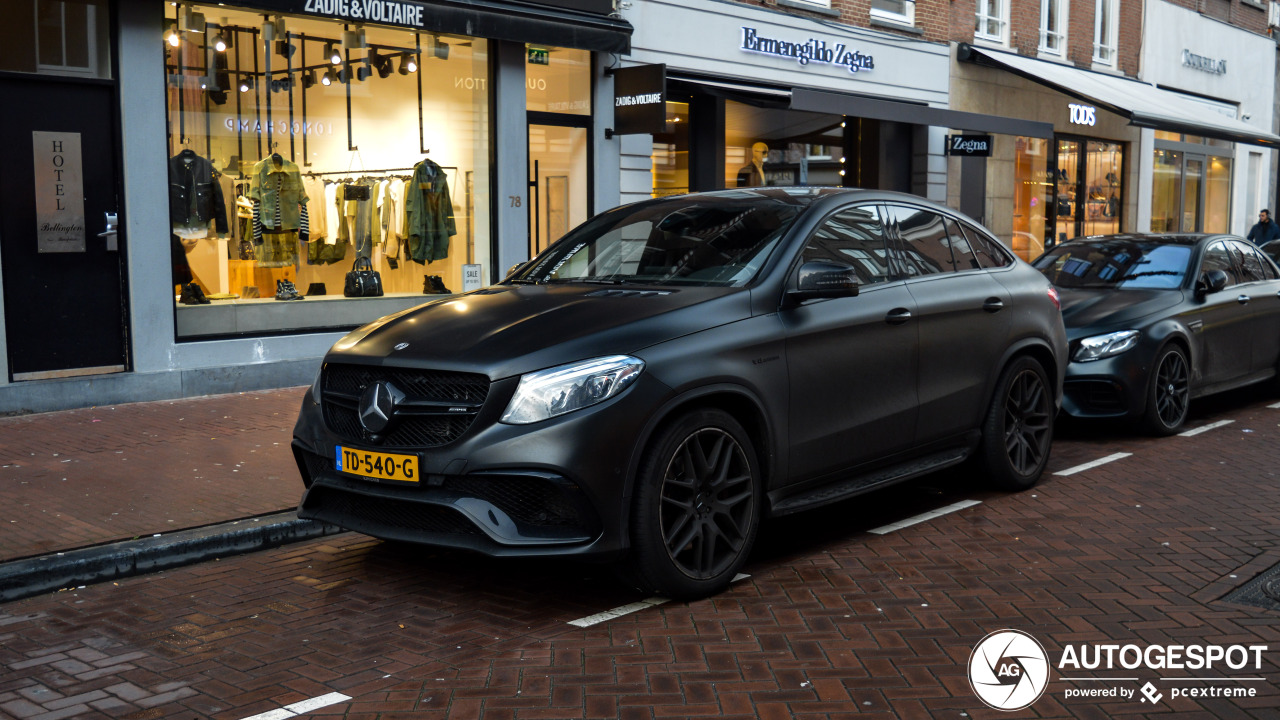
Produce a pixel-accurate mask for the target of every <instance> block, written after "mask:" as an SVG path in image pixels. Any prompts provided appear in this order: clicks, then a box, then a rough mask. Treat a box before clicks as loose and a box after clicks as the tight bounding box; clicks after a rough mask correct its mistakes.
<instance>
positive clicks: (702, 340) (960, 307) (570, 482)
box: [293, 188, 1066, 598]
mask: <svg viewBox="0 0 1280 720" xmlns="http://www.w3.org/2000/svg"><path fill="white" fill-rule="evenodd" d="M1065 367H1066V335H1065V332H1064V330H1063V324H1062V317H1061V314H1060V312H1059V309H1058V307H1057V295H1056V292H1055V291H1054V289H1053V288H1052V286H1051V285H1050V284H1049V282H1048V280H1046V279H1045V278H1044V277H1043V276H1042V275H1041V274H1040V273H1038V272H1036V271H1035V270H1034V269H1032V268H1031V267H1030V266H1028V265H1027V264H1026V263H1023V262H1022V261H1020V260H1018V259H1016V258H1015V257H1014V256H1013V255H1011V254H1010V253H1009V252H1008V251H1007V250H1006V249H1004V248H1003V247H1002V246H1001V245H1000V243H999V242H997V241H996V240H995V239H994V238H993V237H992V236H991V235H990V234H988V233H987V232H986V231H985V230H983V229H981V228H979V227H978V226H977V225H975V224H974V223H973V222H972V221H970V220H968V219H967V218H965V217H963V216H961V215H958V214H956V213H955V212H953V211H951V210H948V209H947V208H945V207H942V206H940V205H935V204H933V203H930V202H927V201H924V200H921V199H919V198H916V197H913V196H909V195H902V194H897V193H889V192H872V191H858V190H842V189H810V188H769V189H750V190H747V189H740V190H729V191H723V192H715V193H706V194H695V195H686V196H681V197H675V198H666V199H659V200H651V201H647V202H641V203H637V204H634V205H628V206H624V207H620V208H617V209H614V210H610V211H608V212H605V213H603V214H601V215H599V216H597V217H595V218H593V219H591V220H589V221H588V222H586V223H584V224H583V225H582V226H580V227H578V228H576V229H574V230H573V231H571V232H570V233H568V234H567V235H566V236H565V237H564V238H562V239H561V240H559V241H558V242H556V243H555V244H554V245H553V246H552V247H551V248H549V249H548V250H547V251H546V252H544V253H542V254H541V255H539V256H538V257H536V258H534V259H533V260H531V261H529V262H527V263H525V264H524V265H523V266H521V267H520V268H519V269H517V270H516V271H515V272H514V273H513V274H512V275H511V276H510V277H508V278H507V279H506V280H505V281H503V282H501V283H499V284H498V285H495V286H492V287H488V288H484V289H482V290H476V291H474V292H470V293H466V294H462V295H456V296H450V297H443V298H440V299H438V300H434V301H432V302H429V303H427V304H426V305H423V306H420V307H417V308H414V309H412V310H408V311H405V312H402V313H399V314H397V315H393V316H389V317H385V318H382V319H380V320H378V321H376V322H374V323H371V324H369V325H366V326H365V327H362V328H360V329H358V330H356V331H354V332H352V333H351V334H350V335H348V336H346V337H345V338H343V339H342V340H341V341H339V342H338V343H337V344H336V345H334V347H333V349H332V350H331V351H330V352H329V353H328V355H327V356H326V357H325V359H324V364H323V367H322V369H321V371H320V374H319V377H317V379H316V382H315V384H314V386H313V387H312V388H311V391H310V392H309V393H308V395H307V397H306V399H305V400H304V402H303V407H302V412H301V415H300V417H299V418H298V423H297V427H296V428H295V430H294V441H293V449H294V453H295V455H296V457H297V460H298V467H299V469H300V470H301V472H302V478H303V482H304V484H305V485H306V492H305V494H304V495H303V498H302V502H301V504H300V505H299V508H298V514H299V515H300V516H302V517H306V518H316V519H319V520H324V521H327V522H331V523H335V524H337V525H340V526H342V527H345V528H348V529H351V530H356V531H359V532H363V533H367V534H370V535H374V536H377V537H381V538H387V539H392V540H401V541H411V542H420V543H428V544H435V545H445V546H451V547H457V548H469V549H473V550H477V551H480V552H482V553H487V554H490V555H508V556H510V555H576V556H592V557H600V558H607V559H625V563H626V564H625V566H624V567H627V568H629V569H630V576H631V577H632V579H633V581H634V582H635V583H636V584H637V586H639V587H641V588H642V589H645V590H648V591H653V592H657V593H661V594H665V595H666V596H668V597H677V598H688V597H696V596H701V595H706V594H709V593H714V592H717V591H719V590H720V589H722V588H724V587H725V586H726V585H727V584H728V583H729V581H730V580H731V579H732V578H733V576H734V574H735V573H736V572H737V571H738V569H739V568H740V567H741V566H742V564H743V563H744V561H745V560H746V557H747V555H748V553H749V551H750V549H751V546H752V543H753V541H754V539H755V537H756V531H757V528H758V527H759V524H760V521H761V519H762V518H764V517H768V516H776V515H782V514H786V513H793V512H797V511H800V510H805V509H808V508H813V507H816V506H819V505H823V504H826V503H830V502H833V501H836V500H840V499H843V498H847V497H849V496H852V495H855V494H858V493H862V492H866V491H868V490H871V489H873V488H879V487H883V486H885V485H887V484H889V483H893V482H897V481H900V480H904V479H906V478H909V477H914V476H917V475H920V474H922V473H926V472H930V471H932V470H935V469H938V468H942V467H946V466H949V465H953V464H956V463H960V462H962V461H964V460H966V459H967V458H970V457H974V458H975V460H976V461H977V462H978V463H979V464H980V465H981V466H982V467H983V468H984V469H985V472H986V475H987V476H988V477H989V478H990V480H991V481H992V482H993V483H994V484H995V485H997V486H998V487H1002V488H1007V489H1015V490H1016V489H1021V488H1026V487H1030V486H1031V485H1033V484H1034V483H1035V482H1036V481H1037V479H1038V478H1039V476H1040V474H1041V472H1042V471H1043V470H1044V467H1045V463H1046V461H1047V459H1048V455H1049V447H1050V441H1051V437H1052V428H1053V418H1054V414H1055V412H1056V411H1057V406H1058V404H1059V402H1060V401H1061V388H1062V378H1063V372H1064V370H1065Z"/></svg>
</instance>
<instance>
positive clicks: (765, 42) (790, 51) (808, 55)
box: [742, 25, 876, 73]
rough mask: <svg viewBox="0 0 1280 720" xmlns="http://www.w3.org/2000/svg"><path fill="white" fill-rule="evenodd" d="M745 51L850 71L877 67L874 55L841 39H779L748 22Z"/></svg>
mask: <svg viewBox="0 0 1280 720" xmlns="http://www.w3.org/2000/svg"><path fill="white" fill-rule="evenodd" d="M742 51H743V52H749V53H759V54H761V55H775V56H777V57H785V58H792V59H794V60H795V61H796V62H798V63H800V64H801V65H808V64H809V63H823V64H825V65H837V66H842V67H845V68H848V70H849V72H851V73H856V72H862V71H864V70H874V69H875V67H876V65H875V58H873V57H872V56H871V55H864V54H862V53H861V52H859V51H858V50H854V49H852V48H850V47H849V46H848V45H846V44H845V43H842V42H835V41H832V43H831V44H830V45H828V44H827V41H826V40H823V39H821V38H814V37H811V38H808V39H807V40H805V41H804V42H793V41H791V40H779V39H777V38H771V37H765V36H763V35H761V34H760V31H759V30H756V29H755V28H753V27H747V26H745V25H744V26H743V27H742Z"/></svg>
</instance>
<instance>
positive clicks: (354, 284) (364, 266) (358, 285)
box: [342, 257, 382, 297]
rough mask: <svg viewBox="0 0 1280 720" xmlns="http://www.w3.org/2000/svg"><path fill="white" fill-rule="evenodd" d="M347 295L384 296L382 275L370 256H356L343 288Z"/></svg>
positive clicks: (343, 292) (344, 293)
mask: <svg viewBox="0 0 1280 720" xmlns="http://www.w3.org/2000/svg"><path fill="white" fill-rule="evenodd" d="M342 294H343V295H345V296H347V297H382V276H381V275H379V274H378V271H377V270H374V269H373V263H372V262H369V258H365V257H362V258H356V261H355V262H354V263H353V264H352V265H351V272H349V273H347V283H346V286H345V287H344V288H343V290H342Z"/></svg>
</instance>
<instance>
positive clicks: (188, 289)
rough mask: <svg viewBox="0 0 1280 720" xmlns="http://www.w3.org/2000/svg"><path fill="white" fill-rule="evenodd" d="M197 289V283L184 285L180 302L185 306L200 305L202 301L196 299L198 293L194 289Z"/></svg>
mask: <svg viewBox="0 0 1280 720" xmlns="http://www.w3.org/2000/svg"><path fill="white" fill-rule="evenodd" d="M195 287H196V284H195V283H186V284H184V285H183V286H182V296H181V297H180V298H178V302H180V303H182V304H183V305H199V304H200V301H199V300H197V299H196V293H195V291H194V290H193V289H192V288H195Z"/></svg>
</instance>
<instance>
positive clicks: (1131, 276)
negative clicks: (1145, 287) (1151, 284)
mask: <svg viewBox="0 0 1280 720" xmlns="http://www.w3.org/2000/svg"><path fill="white" fill-rule="evenodd" d="M1181 274H1182V273H1181V272H1179V271H1177V270H1145V271H1143V272H1140V273H1129V274H1128V275H1125V276H1124V277H1122V278H1120V280H1119V282H1124V281H1125V280H1133V279H1134V278H1140V277H1147V276H1150V275H1181Z"/></svg>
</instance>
